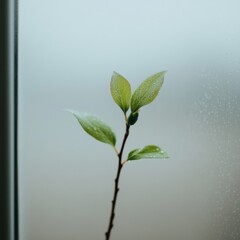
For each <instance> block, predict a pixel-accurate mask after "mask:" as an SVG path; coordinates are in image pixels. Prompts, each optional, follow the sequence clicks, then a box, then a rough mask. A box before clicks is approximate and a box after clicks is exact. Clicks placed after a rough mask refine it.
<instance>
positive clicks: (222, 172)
mask: <svg viewBox="0 0 240 240" xmlns="http://www.w3.org/2000/svg"><path fill="white" fill-rule="evenodd" d="M239 9H240V2H239V1H237V0H229V1H223V0H222V1H221V0H220V1H215V0H213V1H207V0H202V1H176V0H175V1H174V0H168V1H165V0H158V1H157V0H150V1H139V0H130V1H129V0H128V1H127V0H121V1H109V0H102V1H97V0H90V1H76V0H70V1H63V0H58V1H57V0H41V1H30V0H21V1H19V166H20V168H19V181H20V240H49V239H51V240H55V239H56V240H66V239H69V240H79V239H85V240H87V239H89V240H90V239H91V240H93V239H104V233H105V231H106V229H107V223H108V218H109V214H110V206H111V199H112V194H113V186H114V182H113V179H114V176H115V171H116V167H117V158H116V156H115V153H114V151H112V149H111V147H110V146H108V145H105V144H103V143H100V142H97V141H95V140H94V139H93V138H91V137H90V136H88V135H87V134H85V133H84V132H83V131H82V129H81V128H80V126H79V125H78V123H77V121H76V120H75V119H74V118H73V116H72V115H71V114H69V113H68V112H66V111H64V109H69V108H70V109H76V110H79V111H82V112H90V113H94V114H97V115H98V116H99V117H101V118H102V119H103V120H104V121H105V122H107V123H108V124H109V125H111V126H112V128H113V129H114V131H115V132H116V134H117V138H118V142H117V147H119V145H120V142H121V140H122V137H123V133H124V119H123V116H122V112H121V110H120V109H119V107H118V106H117V105H116V104H115V103H114V102H113V100H112V99H111V95H110V90H109V83H110V79H111V75H112V72H113V71H114V70H115V71H117V72H119V73H121V74H122V75H124V76H125V77H126V78H128V79H129V81H130V82H131V84H132V86H133V88H134V89H135V88H136V87H137V86H138V85H139V84H140V82H141V81H143V80H144V79H145V78H146V77H148V76H149V75H151V74H153V73H155V72H159V71H162V70H167V71H168V72H167V75H166V78H165V82H164V85H163V87H162V89H161V91H160V94H159V96H158V98H157V99H156V100H155V102H154V103H152V105H150V106H146V107H145V108H143V109H142V110H141V114H140V117H139V121H138V124H136V125H135V126H133V127H132V129H131V135H130V138H129V141H128V143H127V147H126V150H125V156H126V154H127V153H128V152H129V151H130V150H132V149H134V148H136V147H141V146H144V145H147V144H152V143H154V144H157V145H159V146H161V147H162V148H163V149H165V150H166V151H167V152H168V153H169V155H170V157H171V158H170V159H169V160H141V161H137V162H132V163H129V164H127V165H126V167H125V169H124V170H123V174H122V179H121V183H120V195H119V199H118V205H117V216H116V222H115V226H114V228H113V232H112V240H122V239H129V240H130V239H131V240H135V239H138V240H146V239H151V240H159V239H163V240H203V239H204V240H216V239H217V240H226V239H227V240H238V239H239V238H240V230H239V229H240V157H239V156H240V148H239V144H240V127H239V121H240V109H239V106H240V105H239V104H240V94H239V92H240V81H239V79H240V71H239V69H240V68H239V67H240V45H239V42H240V28H239V22H240V15H239Z"/></svg>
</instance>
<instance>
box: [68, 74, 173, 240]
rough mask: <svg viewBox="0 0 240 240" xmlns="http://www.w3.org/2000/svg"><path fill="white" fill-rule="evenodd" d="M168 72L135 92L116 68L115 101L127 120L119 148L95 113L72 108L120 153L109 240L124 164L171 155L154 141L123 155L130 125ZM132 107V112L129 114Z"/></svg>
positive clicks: (93, 132)
mask: <svg viewBox="0 0 240 240" xmlns="http://www.w3.org/2000/svg"><path fill="white" fill-rule="evenodd" d="M165 73H166V72H165V71H163V72H159V73H156V74H154V75H152V76H150V77H149V78H147V79H146V80H145V81H143V82H142V84H141V85H140V86H139V87H138V88H137V89H136V90H135V92H134V93H133V94H132V93H131V86H130V84H129V82H128V80H127V79H126V78H124V77H123V76H121V75H120V74H118V73H116V72H113V75H112V79H111V84H110V90H111V95H112V98H113V100H114V101H115V103H116V104H117V105H118V106H119V107H120V108H121V109H122V111H123V114H124V119H125V124H126V129H125V135H124V137H123V141H122V144H121V147H120V150H118V149H117V148H116V136H115V134H114V132H113V131H112V129H111V128H110V127H109V126H108V125H107V124H105V123H104V122H103V121H101V120H100V119H99V118H98V117H96V116H94V115H90V114H87V113H79V112H75V111H71V113H72V114H73V115H74V116H75V117H76V119H77V120H78V122H79V123H80V125H81V126H82V128H83V129H84V130H85V131H86V132H87V133H88V134H89V135H91V136H92V137H94V138H95V139H97V140H99V141H101V142H103V143H107V144H109V145H111V146H112V147H113V149H114V151H115V152H116V154H117V157H118V167H117V173H116V178H115V184H114V193H113V199H112V206H111V213H110V218H109V224H108V227H107V231H106V233H105V239H106V240H109V239H110V236H111V231H112V228H113V223H114V218H115V208H116V203H117V197H118V193H119V179H120V175H121V171H122V169H123V166H125V164H126V163H127V162H128V161H134V160H139V159H143V158H155V159H156V158H159V159H161V158H168V155H167V153H166V152H165V151H163V150H162V149H161V148H160V147H158V146H155V145H148V146H145V147H143V148H137V149H134V150H132V151H131V152H130V153H129V154H128V157H127V159H125V160H124V159H123V157H122V156H123V150H124V147H125V144H126V141H127V138H128V135H129V130H130V127H131V126H132V125H134V124H135V123H136V122H137V120H138V116H139V110H140V108H141V107H143V106H145V105H147V104H149V103H151V102H152V101H153V100H154V99H155V98H156V97H157V95H158V93H159V90H160V88H161V86H162V84H163V80H164V76H165ZM129 108H130V114H129V115H128V116H127V112H128V110H129Z"/></svg>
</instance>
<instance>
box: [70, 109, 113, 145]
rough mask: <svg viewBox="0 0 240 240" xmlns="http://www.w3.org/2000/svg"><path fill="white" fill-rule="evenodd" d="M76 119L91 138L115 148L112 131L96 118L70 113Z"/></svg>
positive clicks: (85, 114)
mask: <svg viewBox="0 0 240 240" xmlns="http://www.w3.org/2000/svg"><path fill="white" fill-rule="evenodd" d="M71 112H72V114H73V115H74V116H75V117H76V118H77V120H78V122H79V123H80V125H81V126H82V128H83V129H84V130H85V131H86V132H87V133H88V134H89V135H91V136H92V137H94V138H95V139H97V140H98V141H100V142H103V143H107V144H110V145H112V146H115V144H116V136H115V134H114V132H113V131H112V129H111V128H110V127H109V126H108V125H107V124H106V123H104V122H103V121H101V120H100V119H99V118H98V117H96V116H94V115H90V114H88V113H78V112H74V111H71Z"/></svg>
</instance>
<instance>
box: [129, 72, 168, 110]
mask: <svg viewBox="0 0 240 240" xmlns="http://www.w3.org/2000/svg"><path fill="white" fill-rule="evenodd" d="M165 73H166V72H165V71H163V72H159V73H156V74H154V75H152V76H150V77H149V78H147V79H146V80H145V81H143V82H142V83H141V85H140V86H139V87H138V88H137V89H136V90H135V92H134V93H133V95H132V99H131V111H132V112H136V111H137V110H138V109H139V108H141V107H142V106H144V105H147V104H149V103H151V102H152V101H153V100H154V99H155V98H156V97H157V95H158V93H159V90H160V88H161V86H162V84H163V80H164V75H165Z"/></svg>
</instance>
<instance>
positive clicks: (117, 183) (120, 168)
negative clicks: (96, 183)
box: [105, 124, 130, 240]
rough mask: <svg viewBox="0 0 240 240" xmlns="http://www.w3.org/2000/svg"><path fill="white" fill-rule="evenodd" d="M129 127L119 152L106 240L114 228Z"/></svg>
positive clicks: (127, 126)
mask: <svg viewBox="0 0 240 240" xmlns="http://www.w3.org/2000/svg"><path fill="white" fill-rule="evenodd" d="M129 129H130V125H128V124H126V131H125V135H124V138H123V142H122V146H121V150H120V152H119V154H118V169H117V175H116V178H115V187H114V193H113V200H112V209H111V214H110V218H109V224H108V230H107V232H106V233H105V236H106V240H109V239H110V235H111V230H112V228H113V222H114V218H115V207H116V202H117V196H118V192H119V190H120V189H119V179H120V174H121V170H122V167H123V163H122V154H123V150H124V147H125V143H126V141H127V138H128V135H129Z"/></svg>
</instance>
